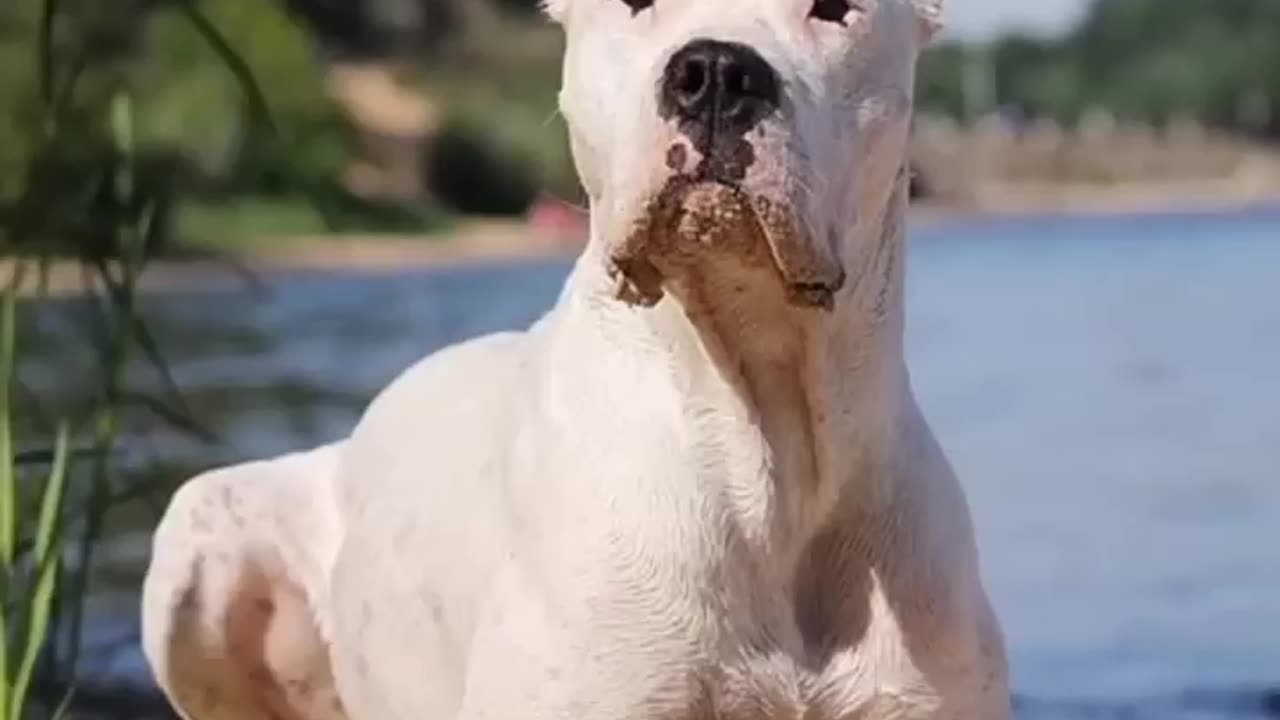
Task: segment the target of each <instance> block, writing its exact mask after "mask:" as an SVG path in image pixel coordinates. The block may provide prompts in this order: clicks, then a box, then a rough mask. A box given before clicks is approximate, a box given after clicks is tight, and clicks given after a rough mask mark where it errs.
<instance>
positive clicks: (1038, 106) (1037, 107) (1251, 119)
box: [920, 0, 1280, 137]
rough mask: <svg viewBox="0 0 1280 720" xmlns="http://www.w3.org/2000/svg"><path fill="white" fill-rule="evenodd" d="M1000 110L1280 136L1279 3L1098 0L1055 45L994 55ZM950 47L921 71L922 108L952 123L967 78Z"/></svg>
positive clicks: (1012, 42) (1016, 46)
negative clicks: (1099, 112) (1186, 119)
mask: <svg viewBox="0 0 1280 720" xmlns="http://www.w3.org/2000/svg"><path fill="white" fill-rule="evenodd" d="M991 54H992V64H993V66H994V74H995V86H996V93H995V98H994V100H995V101H996V102H997V103H998V104H1000V105H1003V106H1012V107H1017V108H1021V109H1022V110H1024V111H1026V112H1027V113H1029V114H1031V115H1034V116H1045V117H1052V118H1056V119H1058V120H1061V121H1066V122H1072V121H1075V120H1077V119H1079V117H1080V116H1081V115H1082V114H1083V113H1084V112H1086V111H1087V110H1089V109H1090V108H1094V107H1100V108H1105V109H1108V110H1110V111H1111V112H1113V113H1114V114H1115V115H1117V116H1118V117H1121V118H1127V119H1133V120H1140V121H1145V122H1154V123H1162V122H1165V121H1167V120H1169V119H1170V118H1172V117H1175V116H1182V115H1185V116H1192V117H1196V118H1199V119H1200V120H1202V121H1203V122H1206V123H1209V124H1212V125H1216V126H1219V127H1224V128H1228V129H1233V130H1241V131H1247V132H1253V133H1259V134H1266V135H1270V136H1272V137H1280V3H1277V2H1275V0H1178V2H1168V0H1097V1H1096V2H1095V3H1094V5H1093V6H1092V9H1091V11H1090V12H1089V14H1088V16H1087V17H1086V18H1085V20H1084V22H1083V23H1082V24H1081V25H1080V27H1079V28H1077V29H1076V30H1075V31H1074V32H1072V33H1071V34H1070V35H1068V36H1067V37H1064V38H1061V39H1057V40H1043V39H1038V38H1029V37H1020V36H1011V37H1007V38H1004V39H1002V40H1000V41H999V42H997V43H996V44H995V45H994V47H993V48H991ZM973 57H974V53H973V50H972V49H971V48H965V47H963V46H960V45H956V44H949V45H942V46H940V47H938V48H936V49H933V50H931V51H930V52H929V53H928V54H927V56H926V58H925V59H924V62H923V64H922V67H921V73H922V80H921V88H920V102H921V105H922V106H923V107H925V108H927V109H929V110H933V111H935V112H943V113H946V114H949V115H953V116H959V115H960V114H961V113H962V110H963V108H964V104H965V101H964V97H965V87H964V77H963V75H964V70H963V69H962V68H963V67H964V66H965V63H966V62H967V61H971V60H972V58H973Z"/></svg>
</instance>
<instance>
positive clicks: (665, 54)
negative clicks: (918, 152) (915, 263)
mask: <svg viewBox="0 0 1280 720" xmlns="http://www.w3.org/2000/svg"><path fill="white" fill-rule="evenodd" d="M942 2H943V0H548V4H547V7H546V9H547V11H548V12H549V13H550V14H551V16H552V17H553V18H555V19H557V20H559V21H560V22H561V23H562V24H563V25H564V27H565V29H566V33H567V37H568V42H567V49H566V59H565V68H564V88H563V90H562V93H561V100H560V105H561V109H562V111H563V114H564V116H565V118H566V119H567V121H568V124H569V129H570V138H571V142H572V145H573V151H574V157H575V162H576V163H577V167H578V171H579V174H580V176H581V178H582V180H583V184H584V186H585V187H586V189H587V192H588V194H589V195H590V197H591V203H592V212H593V216H594V223H595V224H596V228H595V231H594V235H595V237H596V238H597V240H596V241H598V242H606V243H608V244H609V247H607V248H606V249H605V252H604V253H603V256H604V257H606V258H607V259H608V261H609V262H610V264H611V267H610V271H611V272H613V273H614V274H615V275H616V276H617V277H616V279H617V280H618V281H619V292H620V295H621V296H622V297H624V298H625V299H628V300H630V301H633V302H636V303H640V304H649V303H653V302H656V301H657V300H658V299H659V298H661V296H662V291H663V287H664V285H666V284H667V281H669V280H670V279H671V276H672V274H673V273H679V272H680V269H681V268H682V267H688V265H689V264H690V262H691V258H703V259H704V260H705V258H706V256H707V255H708V254H713V255H717V256H719V257H731V258H734V259H735V260H737V261H739V262H746V263H748V264H754V265H756V266H759V267H765V266H767V267H768V268H769V269H770V272H772V273H773V275H774V277H776V278H777V279H778V280H780V281H781V282H782V283H783V285H784V287H785V289H786V291H787V293H788V297H789V298H790V299H791V300H792V301H793V302H795V303H797V304H801V305H817V306H827V307H829V306H830V305H831V303H832V302H833V301H834V297H835V293H836V292H837V291H838V290H839V289H840V287H841V286H842V284H843V282H844V278H845V263H846V261H847V260H848V258H850V257H853V256H855V255H856V252H857V248H850V247H846V246H847V245H848V244H849V242H850V238H853V237H854V236H855V235H856V233H854V232H853V229H854V228H856V227H857V226H858V224H859V222H860V221H861V220H870V219H871V217H870V216H873V215H874V216H875V219H876V220H878V219H879V217H880V215H881V213H882V210H883V208H884V207H885V203H886V202H887V201H888V196H889V193H890V192H891V191H892V189H893V188H894V187H895V186H896V185H897V183H896V179H897V176H898V174H899V173H900V172H901V171H902V165H903V162H904V157H905V150H906V138H907V134H908V126H909V121H910V114H911V95H912V87H913V84H914V72H915V61H916V57H917V55H918V53H919V51H920V49H921V47H922V46H923V45H924V43H925V42H926V40H927V39H928V37H929V35H930V34H931V33H932V32H933V31H934V30H935V29H936V26H937V24H938V21H939V15H940V12H941V4H942Z"/></svg>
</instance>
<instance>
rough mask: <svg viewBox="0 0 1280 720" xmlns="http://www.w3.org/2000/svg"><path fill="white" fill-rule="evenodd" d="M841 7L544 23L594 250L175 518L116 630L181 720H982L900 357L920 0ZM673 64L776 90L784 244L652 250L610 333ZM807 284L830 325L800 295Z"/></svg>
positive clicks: (971, 573) (179, 503)
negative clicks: (718, 51)
mask: <svg viewBox="0 0 1280 720" xmlns="http://www.w3.org/2000/svg"><path fill="white" fill-rule="evenodd" d="M860 5H862V6H863V8H864V10H865V13H858V14H857V15H856V17H853V18H852V20H851V22H849V23H848V27H841V26H839V25H836V24H834V23H825V24H824V23H821V22H819V21H816V20H813V19H810V18H808V17H807V14H808V9H809V4H808V2H807V0H657V4H656V6H655V7H654V8H652V9H649V10H645V11H644V12H641V13H639V14H636V15H634V16H633V13H632V12H631V10H630V9H629V8H627V7H626V6H624V5H623V4H622V3H621V2H620V0H552V1H551V2H550V3H549V7H548V9H549V11H550V12H551V13H552V14H553V15H554V16H555V17H557V18H558V19H560V20H562V21H563V22H564V23H565V27H566V31H567V33H568V38H569V42H568V51H567V55H566V65H565V89H564V93H563V95H562V101H563V102H562V105H563V108H564V111H565V115H566V117H567V119H568V121H569V125H570V130H571V135H572V140H573V145H574V150H575V157H576V160H577V162H578V166H579V169H580V171H581V174H582V176H583V180H584V185H585V186H586V188H587V190H588V193H589V194H590V197H591V211H592V237H591V241H590V243H589V245H588V248H587V250H586V251H585V253H584V254H583V256H582V258H581V259H580V260H579V262H578V263H577V266H576V267H575V269H574V272H573V273H572V275H571V277H570V279H569V281H568V283H567V285H566V288H565V290H564V293H563V295H562V296H561V299H560V301H559V302H558V303H557V305H556V307H555V308H554V309H553V310H552V311H551V312H550V313H549V314H548V315H547V316H546V317H545V318H544V319H543V320H541V321H540V322H539V323H538V324H537V325H536V326H534V327H533V328H532V329H530V330H529V331H528V332H525V333H519V334H509V335H501V336H494V337H489V338H484V339H480V340H476V341H473V342H470V343H467V344H465V345H461V346H458V347H454V348H451V349H448V350H446V351H444V352H442V353H439V354H437V355H435V356H433V357H430V358H428V359H427V360H425V361H423V362H422V363H420V364H419V365H418V366H417V367H415V368H413V369H411V370H410V371H409V372H407V373H406V374H405V375H404V376H403V377H401V378H400V379H399V380H398V381H396V382H395V383H394V384H393V385H392V386H391V387H390V388H388V389H387V390H386V392H384V393H383V394H382V396H381V397H379V398H378V399H377V401H376V402H375V403H374V404H373V406H372V407H371V408H370V410H369V412H368V414H367V415H366V417H365V418H364V419H363V421H362V422H361V423H360V426H359V427H358V428H357V429H356V431H355V432H354V433H353V434H352V436H351V437H350V438H349V439H348V440H346V441H345V442H343V443H341V444H339V445H336V446H332V447H329V448H324V449H321V450H319V451H316V452H313V453H310V454H305V455H299V456H291V457H289V458H283V459H279V460H275V461H271V462H268V463H259V464H254V465H247V466H242V467H238V468H232V469H229V470H224V471H220V472H217V473H213V474H211V475H207V476H204V477H201V478H198V479H196V480H194V481H192V482H191V483H190V484H189V485H188V486H187V487H186V488H185V489H184V490H183V491H182V493H181V494H180V495H179V496H178V498H177V499H175V501H174V504H173V506H172V507H171V509H170V511H169V513H168V515H167V517H166V519H165V521H164V524H163V525H162V527H161V529H160V531H159V532H158V533H157V536H156V549H155V559H154V561H153V564H152V567H151V570H150V573H149V575H148V578H147V584H146V588H145V601H144V609H143V611H144V627H145V644H146V650H147V654H148V657H149V659H150V661H151V663H152V666H153V668H154V669H155V672H156V675H157V677H158V679H159V681H160V682H161V684H162V685H163V687H164V688H165V690H166V691H167V692H168V693H169V696H170V697H171V698H172V699H173V701H174V703H175V704H176V705H177V706H178V707H179V708H180V710H181V711H182V712H183V713H184V714H185V715H186V716H187V717H189V718H193V719H195V720H218V719H219V718H250V719H252V718H290V719H294V720H321V719H325V720H327V719H328V718H340V717H346V718H350V719H351V720H446V719H457V720H509V719H510V718H522V719H524V720H553V719H555V720H559V719H562V718H563V719H565V720H649V719H650V718H656V719H658V720H711V719H713V718H714V719H716V720H757V719H758V720H792V719H796V720H798V719H799V718H806V719H808V720H848V719H851V718H859V719H861V720H889V719H890V718H895V719H897V718H903V719H909V720H917V719H921V720H922V719H926V718H936V719H938V720H943V719H947V720H951V719H954V720H1001V719H1002V718H1006V717H1008V715H1009V703H1008V694H1007V693H1008V690H1007V687H1006V669H1005V661H1004V649H1003V641H1002V639H1001V636H1000V631H999V628H998V626H997V623H996V621H995V619H994V617H993V615H992V613H991V610H990V607H989V605H988V602H987V599H986V596H985V594H984V591H983V588H982V583H981V579H980V576H979V568H978V558H977V552H976V550H975V548H974V542H973V531H972V528H971V524H970V520H969V513H968V509H967V507H966V504H965V500H964V498H963V495H962V493H961V490H960V487H959V485H958V483H957V482H956V480H955V478H954V477H953V475H952V473H951V470H950V468H949V467H948V465H947V463H946V461H945V459H944V458H943V456H942V453H941V451H940V450H939V448H938V446H937V443H936V442H935V441H934V439H933V436H932V435H931V433H930V432H929V430H928V427H927V426H926V424H925V422H924V420H923V419H922V417H921V416H920V413H919V411H918V410H917V408H916V404H915V402H914V400H913V398H912V395H911V390H910V383H909V379H908V376H907V372H906V369H905V367H904V365H903V348H902V323H903V318H902V304H903V299H902V278H903V265H904V261H903V248H902V243H903V237H902V235H903V233H902V225H903V216H904V213H905V209H906V184H905V176H904V174H903V162H904V160H903V158H904V157H905V144H906V134H907V125H908V121H909V117H910V95H911V85H912V82H913V77H912V75H913V69H914V62H915V55H916V53H917V52H918V49H919V45H920V43H921V34H920V33H919V32H918V30H917V28H918V27H919V23H920V22H921V21H922V20H923V21H926V22H929V23H933V22H935V21H936V14H937V12H938V11H939V10H940V8H939V5H940V0H878V1H877V0H864V1H863V2H862V3H860ZM695 37H712V38H715V39H725V40H736V41H738V42H742V43H746V44H749V45H751V46H752V47H753V48H755V49H756V50H757V51H758V52H759V53H760V54H761V55H762V56H763V57H765V58H766V59H767V60H768V61H769V62H770V63H771V64H772V65H773V66H774V67H775V68H776V69H777V70H778V73H779V75H780V76H781V78H782V80H783V84H784V86H785V89H786V93H787V98H788V99H787V101H786V102H785V103H784V107H783V109H782V110H781V111H780V112H779V113H778V114H777V116H776V117H774V118H772V119H770V120H769V121H768V122H767V123H765V124H764V125H763V126H762V127H761V128H760V130H759V132H758V134H757V135H756V136H753V138H754V139H753V142H754V143H755V145H756V153H757V156H758V158H757V161H756V163H755V165H753V166H752V168H751V169H750V171H749V172H748V174H747V177H746V178H745V180H744V181H743V184H742V190H743V192H744V193H751V194H752V195H753V196H755V197H762V198H767V199H769V200H771V201H773V202H776V203H779V204H781V205H784V206H786V207H787V208H789V209H791V210H792V211H793V215H794V217H795V218H796V221H795V222H796V224H795V226H794V228H793V229H792V231H788V232H774V233H768V234H767V240H768V250H769V251H770V252H769V253H767V255H768V257H769V258H770V260H769V262H768V263H766V265H761V264H760V263H759V262H758V260H759V258H758V257H756V256H754V255H752V254H751V253H752V252H755V251H752V250H750V249H749V248H748V250H747V251H743V250H742V248H745V247H747V246H748V245H749V243H748V242H747V240H746V239H744V237H742V236H741V235H742V233H740V232H738V231H737V230H734V231H732V232H729V231H726V232H729V235H732V236H733V237H731V238H729V239H728V240H726V241H725V243H724V245H723V246H720V245H715V246H707V247H701V246H696V247H692V248H689V247H683V248H677V249H678V250H679V253H677V254H678V255H679V262H675V261H670V262H666V264H663V263H664V262H665V261H663V259H662V258H657V259H655V262H657V263H658V264H659V265H661V266H662V268H663V272H664V275H663V278H664V279H663V283H662V287H661V291H662V292H661V299H660V301H658V302H657V303H656V305H655V306H653V307H651V308H639V307H632V306H631V305H629V304H627V303H624V302H621V301H620V300H619V299H618V298H619V296H622V297H628V293H627V292H626V288H625V287H621V286H625V285H626V284H627V278H622V277H620V276H619V272H618V267H617V261H618V260H619V258H620V257H622V255H623V254H625V253H629V252H638V253H648V252H657V251H655V250H653V249H652V248H647V247H643V246H639V247H632V246H631V245H629V242H630V240H629V237H631V236H632V235H633V234H634V233H633V231H632V230H631V229H632V228H634V227H636V223H637V222H641V221H643V220H644V218H645V217H646V213H647V212H648V211H647V210H646V199H647V198H650V197H652V196H653V194H654V193H655V192H657V191H658V190H659V189H660V188H661V187H662V186H663V184H664V183H665V182H667V181H668V180H669V179H670V177H671V173H672V172H673V171H672V170H671V169H670V168H668V167H665V166H664V164H663V161H662V157H663V154H664V152H665V151H666V149H667V148H668V147H670V146H672V145H673V144H675V143H679V142H681V140H680V138H679V133H678V130H677V129H676V128H673V127H671V126H670V125H669V124H668V123H665V122H664V121H662V120H661V119H660V118H659V117H658V113H657V108H656V107H655V103H656V101H655V98H654V92H653V88H654V86H655V84H656V82H657V73H659V72H660V70H661V67H662V64H663V61H664V58H666V57H669V56H670V54H671V53H672V52H674V50H675V49H676V48H678V47H680V46H681V45H683V44H684V43H686V42H688V41H690V40H691V39H693V38H695ZM735 227H736V226H735ZM743 232H746V231H743ZM747 234H749V235H752V236H753V237H755V235H754V234H753V233H747ZM716 237H719V235H717V236H716ZM753 242H756V243H757V244H758V243H759V242H761V240H760V239H759V238H758V237H757V238H756V239H755V240H754V241H753ZM740 252H746V253H747V254H746V255H742V254H740ZM751 257H756V260H750V261H748V259H749V258H751ZM744 258H747V259H744ZM841 281H843V282H841ZM814 283H818V284H823V285H822V286H823V287H826V288H829V289H830V291H831V293H832V294H833V297H832V300H833V302H832V303H831V306H832V308H831V309H830V310H829V311H827V310H823V309H821V308H819V307H813V306H805V305H803V304H797V303H796V302H794V297H795V296H794V293H793V292H792V290H794V288H795V287H796V286H799V285H804V286H811V285H813V284H814ZM653 299H655V300H657V299H658V298H653ZM338 698H340V702H339V701H338Z"/></svg>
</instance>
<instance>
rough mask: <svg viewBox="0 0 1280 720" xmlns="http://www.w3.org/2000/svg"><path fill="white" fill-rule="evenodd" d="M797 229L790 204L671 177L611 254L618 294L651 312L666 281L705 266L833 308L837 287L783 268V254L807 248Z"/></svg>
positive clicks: (800, 301) (797, 300)
mask: <svg viewBox="0 0 1280 720" xmlns="http://www.w3.org/2000/svg"><path fill="white" fill-rule="evenodd" d="M802 227H804V225H803V223H800V222H798V216H797V214H796V212H795V210H794V207H793V205H792V204H791V202H790V201H789V200H787V199H780V198H775V197H771V196H770V195H768V194H762V193H756V194H753V193H751V192H750V191H749V190H748V189H747V188H745V187H743V186H741V185H738V184H734V183H728V182H722V181H719V180H708V179H700V178H695V177H691V176H688V175H673V176H671V177H670V178H669V179H668V180H667V181H666V183H665V185H664V186H663V187H662V189H661V190H659V191H658V192H656V193H653V194H652V195H651V196H650V198H649V200H648V201H647V202H645V203H644V204H643V208H642V210H641V212H640V213H639V217H638V218H636V219H635V220H634V221H633V222H631V223H629V229H628V231H627V232H626V233H625V234H624V239H623V242H622V243H621V244H620V245H619V246H617V247H616V248H615V250H614V252H613V253H611V257H610V263H611V267H610V273H611V275H612V276H613V280H614V283H615V294H616V295H617V297H618V298H619V299H620V300H622V301H624V302H627V303H629V304H632V305H638V306H642V307H650V306H652V305H655V304H657V303H658V302H659V301H660V300H661V299H662V297H663V295H664V291H663V285H664V283H665V282H667V281H669V280H671V279H672V278H674V277H678V276H681V275H686V274H688V273H690V272H699V271H703V270H705V269H706V268H707V267H708V261H710V263H711V264H714V265H720V264H729V265H730V266H732V267H735V268H737V269H738V270H740V271H748V272H750V271H757V272H758V271H763V273H764V274H766V275H767V276H768V278H769V280H770V281H771V282H777V283H779V284H781V285H782V286H783V287H784V289H785V292H786V295H787V298H788V299H789V300H790V302H791V303H792V304H794V305H797V306H803V307H820V308H826V309H830V307H831V306H832V304H833V302H834V295H835V292H836V291H838V290H839V283H835V284H831V283H813V282H809V281H807V279H806V278H788V277H787V272H786V268H785V266H784V265H783V264H782V263H781V262H780V260H781V259H782V256H781V250H782V249H783V248H795V247H803V246H807V245H809V243H810V242H812V240H813V239H812V238H808V237H805V236H804V234H803V231H802V230H800V228H802ZM840 282H843V277H841V278H840Z"/></svg>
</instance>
